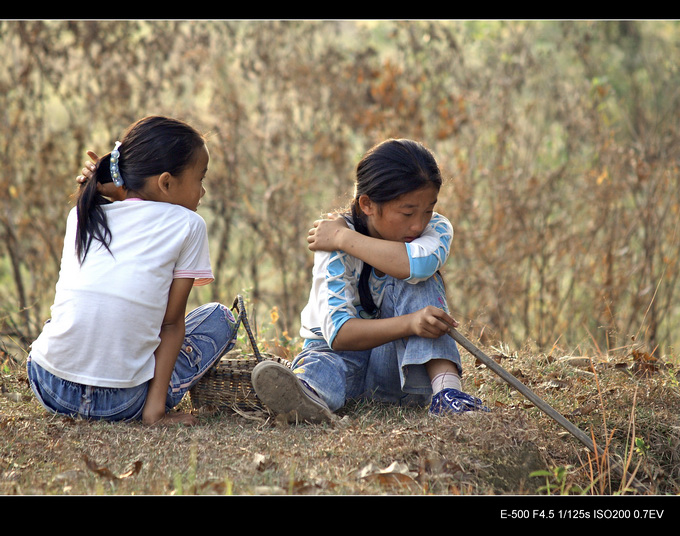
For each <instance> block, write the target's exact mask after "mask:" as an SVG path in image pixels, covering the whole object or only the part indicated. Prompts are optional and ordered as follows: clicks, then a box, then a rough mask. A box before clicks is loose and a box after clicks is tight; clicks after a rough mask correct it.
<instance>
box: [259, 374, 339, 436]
mask: <svg viewBox="0 0 680 536" xmlns="http://www.w3.org/2000/svg"><path fill="white" fill-rule="evenodd" d="M251 379H252V382H253V388H254V389H255V394H257V397H258V398H259V399H260V401H261V402H262V403H263V404H264V405H265V406H267V408H268V409H270V410H271V411H272V412H273V413H275V414H276V415H284V416H285V417H286V418H287V419H288V421H289V422H304V421H306V422H310V423H318V422H328V421H331V420H333V419H334V418H335V416H334V415H333V413H332V412H331V410H330V409H329V408H328V405H327V404H326V403H325V402H324V401H323V400H322V399H321V398H320V397H319V396H318V395H317V394H316V393H315V392H314V391H313V390H312V389H310V388H309V386H308V385H307V384H306V383H304V382H303V381H301V380H300V379H299V378H298V377H297V376H296V375H295V374H294V373H293V371H292V370H290V368H288V367H286V366H285V365H282V364H280V363H277V362H276V361H262V362H260V363H258V364H257V365H255V368H254V369H253V372H252V374H251Z"/></svg>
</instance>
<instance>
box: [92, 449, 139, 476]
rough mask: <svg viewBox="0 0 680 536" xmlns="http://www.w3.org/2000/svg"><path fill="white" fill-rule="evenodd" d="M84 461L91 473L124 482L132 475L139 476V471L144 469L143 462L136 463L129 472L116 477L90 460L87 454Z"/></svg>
mask: <svg viewBox="0 0 680 536" xmlns="http://www.w3.org/2000/svg"><path fill="white" fill-rule="evenodd" d="M83 460H85V466H86V467H87V468H88V469H89V470H90V471H92V472H93V473H95V474H97V475H99V476H101V477H104V478H108V479H110V480H122V479H124V478H128V477H131V476H132V475H135V474H137V473H138V472H139V470H140V469H141V468H142V462H141V461H136V462H134V463H133V464H132V467H131V468H130V470H129V471H127V472H125V473H122V474H120V475H115V474H114V473H113V472H112V471H111V470H110V469H109V468H108V467H102V466H99V465H97V464H96V463H95V462H93V461H92V460H90V458H89V457H88V456H87V455H86V454H83Z"/></svg>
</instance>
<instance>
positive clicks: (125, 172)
mask: <svg viewBox="0 0 680 536" xmlns="http://www.w3.org/2000/svg"><path fill="white" fill-rule="evenodd" d="M204 143H205V140H204V138H203V136H202V135H201V134H200V133H199V132H198V131H196V130H195V129H194V128H193V127H191V126H190V125H188V124H186V123H184V122H183V121H179V120H177V119H171V118H169V117H162V116H149V117H145V118H144V119H140V120H139V121H137V122H136V123H133V124H132V125H131V126H130V127H128V129H127V132H126V133H125V135H124V137H123V138H122V140H121V145H120V147H119V149H118V150H119V152H120V156H119V158H118V168H119V170H120V175H121V176H122V177H123V181H124V186H125V188H126V189H127V190H129V191H140V190H142V189H143V188H144V185H145V184H146V180H147V179H148V178H149V177H153V176H155V175H160V174H161V173H163V172H166V171H167V172H169V173H171V174H172V175H175V176H177V175H180V174H181V173H182V171H183V170H184V169H185V168H186V167H187V166H189V165H190V164H192V162H193V159H194V158H195V157H196V155H197V154H198V152H197V149H199V148H201V147H203V145H204ZM110 163H111V153H109V154H107V155H106V156H104V157H102V158H100V159H99V161H98V162H97V169H96V171H95V172H94V176H93V177H92V179H90V180H88V181H87V182H85V183H84V184H82V185H81V186H80V188H79V190H78V200H77V204H76V207H77V212H78V228H77V231H76V253H77V254H78V259H79V260H80V262H81V263H82V262H83V261H84V260H85V257H86V256H87V252H88V251H89V249H90V246H91V244H92V240H97V241H99V242H101V244H102V245H103V246H104V247H105V248H106V249H109V244H110V243H111V231H110V229H109V227H108V224H107V221H106V214H105V213H104V211H103V210H102V207H101V206H102V205H103V204H106V203H108V200H107V199H106V198H104V197H102V196H101V195H100V194H99V193H98V192H97V184H98V183H101V184H105V183H108V182H111V181H112V178H111V170H110ZM109 251H110V250H109Z"/></svg>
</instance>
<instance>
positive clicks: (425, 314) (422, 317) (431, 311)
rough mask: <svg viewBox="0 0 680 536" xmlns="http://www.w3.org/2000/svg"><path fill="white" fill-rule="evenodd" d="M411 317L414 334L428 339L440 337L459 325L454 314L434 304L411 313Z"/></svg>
mask: <svg viewBox="0 0 680 536" xmlns="http://www.w3.org/2000/svg"><path fill="white" fill-rule="evenodd" d="M410 317H411V318H410V321H411V330H412V331H413V334H414V335H417V336H419V337H425V338H428V339H436V338H439V337H441V336H442V335H445V334H446V333H448V331H449V330H450V329H451V328H456V327H458V322H457V321H456V320H455V319H454V318H453V317H452V316H450V315H449V314H447V313H446V311H444V310H442V309H439V308H438V307H434V306H432V305H428V306H427V307H425V308H424V309H420V310H419V311H416V312H415V313H411V314H410Z"/></svg>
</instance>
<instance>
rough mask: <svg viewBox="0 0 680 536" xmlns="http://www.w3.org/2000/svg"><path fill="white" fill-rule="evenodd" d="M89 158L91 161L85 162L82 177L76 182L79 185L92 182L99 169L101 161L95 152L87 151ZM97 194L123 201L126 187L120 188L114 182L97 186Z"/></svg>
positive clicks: (77, 178) (79, 176) (78, 177)
mask: <svg viewBox="0 0 680 536" xmlns="http://www.w3.org/2000/svg"><path fill="white" fill-rule="evenodd" d="M87 156H89V157H90V160H88V161H87V162H85V167H83V169H82V175H78V176H77V177H76V182H78V183H79V184H85V183H86V182H87V181H89V180H91V179H92V177H93V176H94V172H95V170H96V169H97V164H96V162H97V161H98V160H99V157H98V156H97V153H95V152H94V151H87ZM97 192H99V194H101V195H103V196H104V197H108V198H109V199H112V200H114V201H122V200H123V199H125V197H126V190H125V186H121V187H120V188H118V187H117V186H116V185H115V184H113V183H112V182H109V183H106V184H97Z"/></svg>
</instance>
